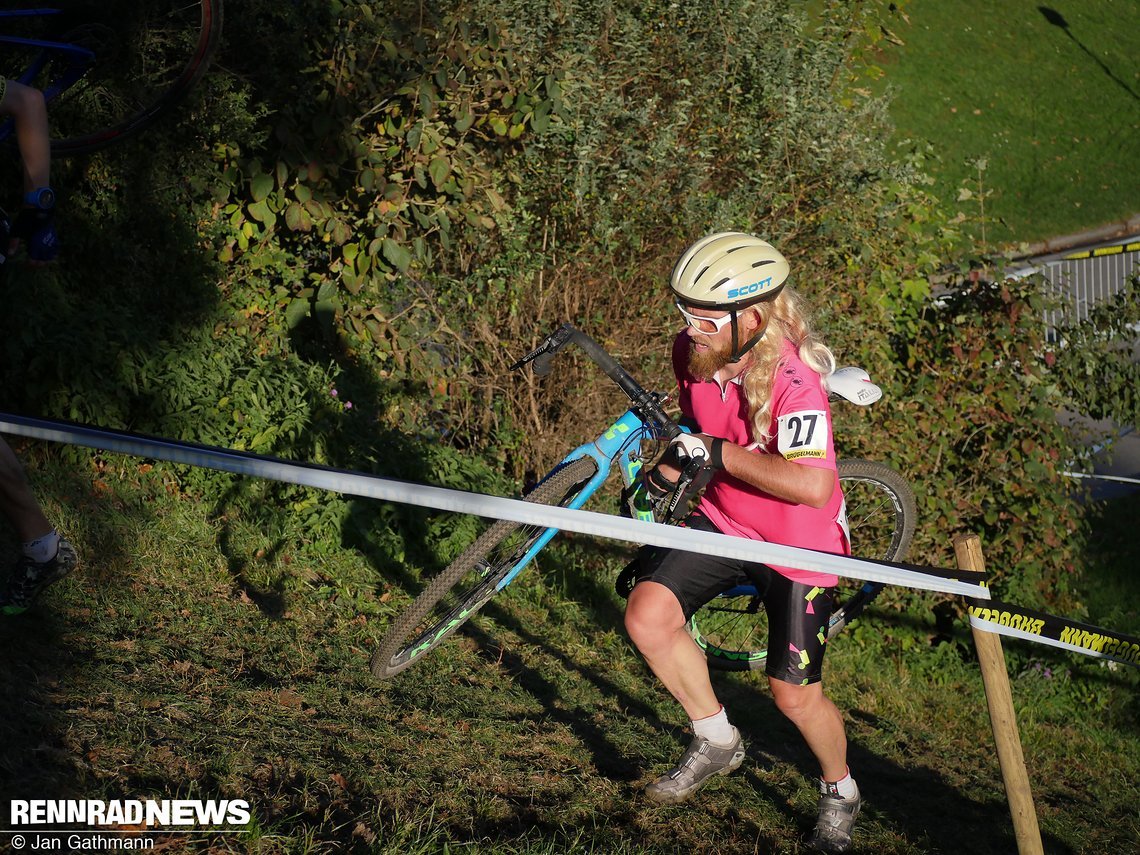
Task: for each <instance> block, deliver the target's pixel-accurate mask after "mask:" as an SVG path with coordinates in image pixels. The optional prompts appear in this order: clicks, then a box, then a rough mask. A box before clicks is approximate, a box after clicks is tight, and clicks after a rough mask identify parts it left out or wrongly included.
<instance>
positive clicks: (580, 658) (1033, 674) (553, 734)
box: [0, 448, 1140, 853]
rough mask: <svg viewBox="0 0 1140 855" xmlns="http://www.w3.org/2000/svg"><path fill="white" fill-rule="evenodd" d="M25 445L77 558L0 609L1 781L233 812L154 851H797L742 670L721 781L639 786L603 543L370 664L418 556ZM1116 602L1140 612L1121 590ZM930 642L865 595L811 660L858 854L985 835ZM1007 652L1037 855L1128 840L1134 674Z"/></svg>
mask: <svg viewBox="0 0 1140 855" xmlns="http://www.w3.org/2000/svg"><path fill="white" fill-rule="evenodd" d="M23 454H24V457H25V459H26V460H27V461H28V463H29V468H30V470H31V472H32V475H33V478H34V480H35V481H36V483H37V484H39V485H41V492H42V493H43V494H44V497H45V500H46V501H47V505H48V507H49V510H50V512H51V514H52V516H53V517H54V518H56V519H58V520H59V522H60V524H61V526H62V527H63V528H64V529H65V530H66V531H67V532H68V533H69V534H70V535H73V536H74V538H75V540H76V542H77V546H78V547H79V549H80V552H81V555H82V558H83V565H82V569H81V571H80V572H78V573H77V574H75V576H74V577H72V578H71V579H68V580H65V581H64V582H62V583H60V584H59V585H58V586H57V587H56V588H53V589H52V590H51V591H50V592H49V594H48V595H47V596H46V597H45V598H44V600H43V601H42V602H41V603H40V604H38V605H37V606H36V607H35V609H33V611H32V612H30V613H29V614H28V615H26V616H24V617H22V618H18V619H14V620H9V621H6V622H5V623H4V624H3V625H0V639H2V642H3V644H4V646H5V649H6V655H5V657H4V658H3V664H2V666H0V668H2V669H3V677H2V679H3V683H4V685H5V687H6V691H5V694H4V700H3V701H0V711H2V712H0V739H2V740H3V744H4V746H5V750H4V752H3V756H2V758H0V780H3V781H4V792H5V794H6V795H7V797H9V798H53V797H54V798H59V797H67V796H72V797H81V798H132V797H140V796H152V797H156V798H176V797H191V798H194V797H218V798H227V797H228V798H243V799H246V800H248V801H249V802H250V803H251V805H252V807H253V810H254V813H255V821H254V823H253V825H252V828H251V830H250V831H249V832H248V833H246V834H245V835H243V836H224V835H202V836H201V837H196V838H191V839H182V838H177V839H171V840H167V841H163V843H164V845H166V846H168V848H167V849H166V850H165V851H171V852H181V851H212V852H258V853H277V852H282V853H285V852H289V853H293V852H330V853H331V852H345V851H352V852H382V853H435V852H442V851H451V852H458V851H461V852H496V853H561V852H569V851H573V852H599V853H603V852H604V853H650V852H676V851H691V852H710V853H712V852H717V853H721V852H762V853H763V852H776V853H793V852H800V851H802V844H801V837H802V835H803V833H804V832H805V831H806V830H807V829H808V827H809V824H810V822H811V820H812V818H813V811H814V801H815V795H814V789H813V785H812V782H811V780H810V777H809V776H810V774H811V772H812V763H811V760H810V757H809V756H808V754H807V751H806V749H805V748H804V747H803V746H802V743H801V742H800V740H799V738H798V736H797V735H796V734H795V733H794V731H793V729H792V728H791V726H790V725H789V724H788V723H787V722H786V721H784V720H783V719H782V718H781V716H780V715H779V714H778V713H777V712H776V710H775V709H774V707H773V705H772V703H771V699H770V697H769V696H768V692H767V688H766V686H765V684H764V681H763V680H762V679H761V678H757V677H755V676H752V675H735V676H728V677H723V678H720V679H718V681H717V683H718V691H719V693H720V694H721V697H722V699H723V700H724V702H725V704H726V705H727V706H728V708H729V709H730V710H731V711H732V714H733V718H734V721H735V722H736V723H737V724H738V725H739V726H740V727H741V728H742V730H743V731H744V733H745V734H746V737H747V742H748V760H747V762H746V765H745V766H744V767H743V768H742V769H741V770H740V772H739V773H738V774H735V775H732V776H730V777H727V778H723V779H718V780H717V781H716V782H714V783H712V784H711V785H710V786H709V787H708V788H707V790H706V791H705V792H703V793H702V794H701V795H700V796H699V797H698V798H697V799H696V800H695V801H694V802H693V803H692V804H690V805H687V806H680V807H669V808H661V807H655V806H651V805H650V804H648V803H647V802H646V801H645V800H644V799H643V798H641V797H640V795H639V790H640V788H641V787H642V786H643V785H644V784H645V783H646V782H648V781H649V780H650V779H651V778H652V777H653V776H654V775H655V774H658V773H659V772H660V771H661V770H662V769H664V768H667V767H668V766H669V765H670V764H671V763H672V762H673V761H674V760H675V759H676V757H677V756H678V754H679V752H680V751H681V750H682V749H683V747H684V745H685V744H686V743H687V741H688V735H687V734H686V732H685V729H684V725H685V722H684V720H683V715H682V713H681V711H680V709H679V708H678V707H677V705H676V704H675V703H674V702H673V701H672V699H671V698H669V696H668V695H667V694H666V693H665V692H664V690H663V689H661V688H660V687H659V686H658V685H656V683H655V682H654V681H653V680H652V679H650V677H649V674H648V672H647V670H646V668H645V666H644V665H643V663H642V662H641V661H640V659H639V658H638V657H637V656H636V655H635V653H634V652H633V651H632V649H631V648H630V645H629V642H628V640H627V639H626V637H625V634H624V631H623V630H622V628H621V619H620V602H619V600H618V599H617V597H616V595H615V594H614V593H613V591H612V581H613V578H614V576H615V575H616V572H617V570H618V568H619V567H620V565H621V563H622V561H623V557H624V555H625V549H624V548H621V547H618V546H613V545H611V544H608V543H604V542H599V541H594V540H591V539H588V538H581V537H572V538H571V537H567V538H565V539H564V540H563V545H562V546H561V548H558V549H553V550H550V551H549V552H548V553H544V555H543V558H542V560H541V562H540V565H539V566H538V568H537V569H536V570H533V571H528V572H527V573H525V574H524V575H523V576H522V577H520V579H519V580H518V581H517V582H516V584H515V585H513V586H512V587H511V589H510V590H509V592H508V594H507V595H505V596H503V597H500V598H498V599H497V600H496V601H494V602H492V603H491V604H490V605H489V606H488V608H487V609H486V613H485V615H483V616H481V617H480V618H478V619H476V620H475V621H474V622H473V623H472V624H471V626H470V628H469V629H468V630H467V631H465V632H462V633H461V634H460V635H459V636H458V637H456V638H455V639H453V640H451V641H449V642H447V643H446V645H445V646H444V648H442V649H441V650H439V651H436V652H435V653H433V654H432V655H431V656H429V657H428V658H427V660H426V661H425V662H423V663H422V664H420V665H418V666H414V667H413V668H412V669H410V670H409V671H407V672H405V673H404V674H403V675H401V676H400V677H398V678H396V679H394V680H390V681H377V680H375V679H373V678H372V677H371V676H370V675H369V674H368V672H367V667H366V663H367V658H368V655H369V652H370V650H371V648H372V646H373V644H374V643H375V641H376V639H377V638H378V636H379V634H380V633H381V632H382V631H383V629H384V626H385V625H386V623H387V621H388V620H389V618H390V616H391V615H392V614H394V613H395V611H396V610H397V609H398V608H400V607H402V606H403V605H404V604H406V602H407V600H408V594H407V592H406V590H405V589H406V588H407V587H409V586H410V584H411V580H412V579H413V578H414V577H415V576H417V575H418V574H419V573H420V572H421V570H423V571H425V572H430V571H432V570H434V569H435V568H433V567H426V568H423V567H419V566H416V563H415V561H414V560H413V559H408V560H405V561H402V562H393V561H392V560H391V559H390V557H389V556H388V554H387V553H386V552H385V550H384V549H383V548H380V547H375V548H373V547H369V548H367V549H366V550H365V551H363V552H357V551H354V550H351V549H347V548H345V549H339V550H338V549H332V548H327V547H328V545H326V548H325V549H324V550H323V551H322V552H321V553H320V554H314V553H313V551H312V550H311V549H306V548H304V547H303V546H302V545H300V544H299V543H293V542H288V541H282V542H276V543H268V542H267V539H266V537H265V535H264V534H262V533H261V530H260V528H259V527H258V526H255V525H251V524H250V523H249V521H248V520H243V519H242V518H240V517H238V516H236V515H235V514H234V513H233V512H231V511H228V510H227V511H226V513H224V514H218V513H215V512H212V511H211V510H210V509H209V508H206V507H203V506H201V505H199V504H197V503H196V502H194V501H192V500H190V499H188V498H186V497H185V496H181V495H178V494H177V493H172V492H170V491H169V489H168V486H169V485H170V484H171V483H172V482H171V479H170V477H169V476H170V473H169V471H168V470H167V469H166V468H165V467H164V466H162V465H159V466H156V467H155V468H154V469H153V470H147V468H146V467H140V466H139V465H138V462H137V461H133V460H131V459H129V458H120V457H117V456H104V457H105V459H104V462H103V463H102V464H101V465H100V466H99V467H92V468H87V467H85V466H82V465H81V466H77V465H76V464H75V463H74V462H68V463H61V462H59V461H57V460H55V459H54V457H53V456H52V455H50V454H45V453H43V452H41V451H37V450H36V449H35V448H25V449H24V451H23ZM1134 510H1135V504H1133V505H1131V506H1130V507H1127V508H1123V509H1122V511H1121V512H1120V514H1119V518H1118V519H1117V522H1115V523H1112V522H1111V521H1109V522H1106V525H1118V526H1119V528H1120V530H1121V539H1120V541H1119V544H1118V546H1119V547H1120V548H1117V547H1114V546H1113V545H1112V544H1113V543H1114V541H1113V540H1112V539H1111V538H1108V537H1106V538H1104V540H1103V543H1104V548H1105V554H1104V555H1102V556H1101V557H1100V558H1098V560H1102V561H1103V562H1105V566H1109V565H1111V566H1112V567H1114V568H1117V569H1114V570H1112V571H1111V572H1110V573H1109V574H1108V576H1107V579H1108V582H1107V583H1106V584H1107V585H1108V586H1111V588H1112V589H1113V590H1114V591H1115V597H1114V596H1113V593H1112V591H1111V590H1110V591H1105V590H1103V587H1102V588H1101V591H1102V592H1101V593H1100V594H1099V595H1098V596H1100V597H1102V598H1103V599H1102V600H1098V601H1096V604H1097V605H1098V606H1099V604H1100V603H1101V602H1104V603H1109V602H1112V601H1114V599H1115V600H1124V599H1125V598H1127V597H1128V596H1129V592H1130V590H1131V589H1130V588H1129V587H1128V581H1127V578H1126V576H1125V575H1124V572H1123V569H1122V568H1124V567H1125V565H1126V563H1127V562H1132V564H1131V565H1130V566H1135V564H1134V562H1135V553H1134V550H1133V551H1132V552H1127V551H1124V552H1121V551H1120V549H1126V548H1127V547H1126V546H1125V545H1126V544H1127V540H1126V539H1125V538H1124V532H1126V531H1127V529H1126V526H1127V524H1128V522H1127V520H1128V518H1129V514H1134ZM5 542H7V540H6V541H5ZM377 542H378V543H382V542H383V538H379V539H378V540H377ZM949 551H950V550H949V546H947V552H948V557H947V560H948V561H949V560H950V559H949ZM1113 562H1116V563H1113ZM1095 569H1096V568H1095V567H1094V568H1092V570H1093V571H1095ZM1118 573H1119V575H1117V574H1118ZM1090 578H1096V577H1095V575H1092V576H1090ZM1090 602H1092V601H1090ZM1113 617H1114V619H1120V620H1123V621H1130V622H1131V624H1130V625H1127V626H1125V625H1119V626H1117V625H1113V628H1115V629H1119V630H1121V631H1132V632H1136V631H1137V630H1138V629H1140V626H1138V625H1137V615H1136V612H1135V610H1132V611H1122V612H1120V613H1117V614H1114V615H1113ZM883 630H889V634H888V633H884V632H883ZM933 635H934V629H933V624H932V622H928V621H923V620H920V621H917V622H915V621H914V620H913V619H907V618H906V617H905V616H902V615H899V614H898V613H891V612H886V611H879V612H877V613H873V614H872V615H871V617H870V618H869V619H868V620H864V621H861V622H860V623H857V624H856V625H855V626H854V627H853V628H852V630H851V631H850V632H848V633H846V634H845V635H844V636H843V637H842V641H841V643H838V644H836V645H834V647H833V649H832V651H831V652H830V653H829V672H828V673H829V677H828V680H829V686H830V689H829V691H830V693H831V694H832V696H833V697H834V698H835V700H836V702H837V703H838V705H839V707H840V708H841V709H842V710H843V711H844V715H845V718H846V721H847V725H848V732H849V737H850V741H851V750H850V756H851V765H852V768H853V770H854V771H855V773H856V775H857V776H858V778H859V780H860V782H861V785H862V787H863V789H864V790H865V794H866V797H867V803H866V804H867V806H866V809H865V813H864V815H863V817H862V818H861V820H860V823H859V827H858V840H859V844H860V847H861V849H860V851H866V852H876V853H926V852H957V851H970V852H972V853H974V852H976V853H1007V852H1010V851H1012V850H1013V849H1014V840H1013V836H1012V831H1011V830H1010V821H1009V815H1008V811H1007V807H1006V803H1005V799H1004V794H1003V789H1002V784H1001V778H1000V774H999V769H998V765H997V761H996V758H995V754H994V749H993V740H992V736H991V734H990V731H989V727H988V723H987V719H986V713H985V700H984V696H983V692H982V687H981V680H980V677H979V674H978V672H977V667H976V665H975V664H974V663H973V661H972V658H971V656H970V652H969V650H970V648H969V646H968V643H967V640H968V634H967V633H966V631H965V630H964V628H962V627H959V628H958V633H957V637H956V638H955V640H954V643H948V644H941V645H939V646H935V647H932V646H931V643H930V642H931V638H932V637H933ZM1007 650H1008V653H1009V658H1010V662H1011V674H1012V678H1013V693H1014V699H1015V703H1016V705H1017V707H1018V715H1019V718H1020V724H1021V732H1022V738H1023V742H1024V746H1025V754H1026V758H1027V763H1028V766H1029V773H1030V777H1031V780H1032V781H1033V784H1034V792H1035V796H1036V804H1037V810H1038V813H1039V817H1040V822H1041V827H1042V832H1043V836H1044V839H1045V845H1046V851H1049V852H1088V853H1099V852H1107V851H1126V850H1127V849H1128V847H1129V846H1131V845H1133V844H1134V842H1135V840H1136V839H1137V836H1138V835H1140V821H1138V817H1137V813H1136V809H1135V805H1136V804H1137V803H1138V800H1140V785H1138V784H1137V782H1138V781H1140V727H1138V724H1140V719H1138V717H1137V708H1136V702H1135V698H1136V692H1137V689H1140V679H1138V678H1137V677H1138V675H1137V674H1136V673H1135V672H1133V671H1130V670H1127V669H1120V670H1110V669H1108V668H1106V667H1104V666H1102V665H1100V664H1099V663H1097V662H1095V661H1094V660H1091V659H1086V658H1083V657H1075V656H1068V655H1065V654H1055V653H1054V652H1053V651H1051V650H1050V649H1048V648H1044V647H1035V646H1030V645H1022V644H1011V645H1009V646H1008V647H1007ZM1039 666H1041V667H1039ZM1046 668H1048V676H1047V675H1046V671H1045V669H1046ZM1110 775H1111V780H1112V785H1111V786H1106V785H1105V782H1106V780H1107V778H1108V776H1110ZM1106 817H1112V820H1111V821H1107V822H1106V821H1105V820H1106ZM5 842H6V841H5Z"/></svg>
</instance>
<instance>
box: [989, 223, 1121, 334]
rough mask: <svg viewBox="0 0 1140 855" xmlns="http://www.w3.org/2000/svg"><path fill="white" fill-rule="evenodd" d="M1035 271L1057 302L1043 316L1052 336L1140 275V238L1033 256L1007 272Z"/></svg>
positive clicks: (1014, 274)
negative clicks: (1079, 249) (1038, 256)
mask: <svg viewBox="0 0 1140 855" xmlns="http://www.w3.org/2000/svg"><path fill="white" fill-rule="evenodd" d="M1035 273H1039V274H1041V276H1042V277H1043V278H1044V280H1045V287H1046V289H1047V293H1048V294H1049V295H1051V296H1053V297H1055V298H1056V300H1057V303H1058V305H1057V306H1056V307H1055V308H1052V309H1048V310H1046V312H1045V316H1044V318H1043V320H1044V322H1045V330H1046V336H1047V337H1048V338H1049V339H1050V340H1052V339H1053V338H1054V337H1055V335H1056V333H1055V331H1056V330H1057V329H1058V328H1061V327H1064V326H1070V325H1072V324H1076V323H1080V322H1082V321H1085V320H1088V317H1089V312H1090V310H1091V309H1092V308H1093V307H1094V306H1095V305H1096V304H1098V303H1101V302H1103V301H1105V300H1107V299H1110V298H1111V297H1113V296H1114V295H1116V294H1119V293H1120V292H1121V291H1123V290H1124V288H1125V286H1126V284H1127V283H1128V280H1129V279H1130V278H1131V277H1133V276H1136V275H1140V240H1138V239H1137V238H1135V237H1133V238H1128V239H1126V240H1125V241H1124V242H1118V243H1114V244H1110V245H1106V246H1100V247H1096V248H1095V249H1086V250H1081V251H1079V252H1070V253H1066V254H1064V255H1059V256H1058V255H1052V256H1044V257H1041V258H1038V259H1031V260H1030V261H1029V262H1028V263H1027V264H1026V266H1024V267H1020V268H1017V269H1016V270H1013V271H1010V273H1009V274H1008V275H1009V276H1010V277H1011V278H1018V279H1020V278H1022V277H1025V276H1030V275H1032V274H1035Z"/></svg>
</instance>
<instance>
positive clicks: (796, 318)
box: [743, 285, 835, 445]
mask: <svg viewBox="0 0 1140 855" xmlns="http://www.w3.org/2000/svg"><path fill="white" fill-rule="evenodd" d="M756 308H757V309H759V310H760V311H761V312H762V313H764V315H765V316H766V317H767V318H768V330H767V332H766V333H765V334H764V338H762V339H761V340H760V341H759V342H757V344H756V346H755V347H753V348H752V364H751V365H750V366H748V368H747V370H746V371H745V372H744V378H743V383H744V396H745V397H746V398H747V399H748V413H749V418H750V419H751V420H752V438H753V439H754V440H755V441H756V442H758V443H760V445H765V444H766V443H767V442H768V441H769V440H770V439H771V438H772V432H771V425H772V386H773V384H774V383H775V382H776V370H777V368H779V362H780V355H781V353H782V352H783V350H784V340H785V339H786V340H787V341H790V342H791V343H792V346H793V347H795V348H796V350H797V351H798V352H799V356H800V359H802V360H803V362H804V364H805V365H807V366H808V368H810V369H812V370H813V371H815V372H817V373H818V374H819V376H820V377H823V378H826V377H827V376H828V375H830V374H832V373H833V372H834V371H835V354H833V353H832V352H831V349H830V348H829V347H828V346H827V345H825V344H824V343H823V342H822V341H820V340H819V339H818V338H817V337H816V335H815V332H814V331H813V330H812V327H811V318H810V316H809V315H808V312H807V309H806V307H805V305H804V302H803V300H802V299H801V298H800V296H799V295H798V294H796V293H795V292H794V291H792V289H791V288H790V287H789V286H787V285H785V286H784V288H783V290H781V291H780V293H779V294H778V295H777V296H776V297H775V299H773V300H771V301H769V302H764V303H760V304H759V305H758V306H756Z"/></svg>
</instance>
